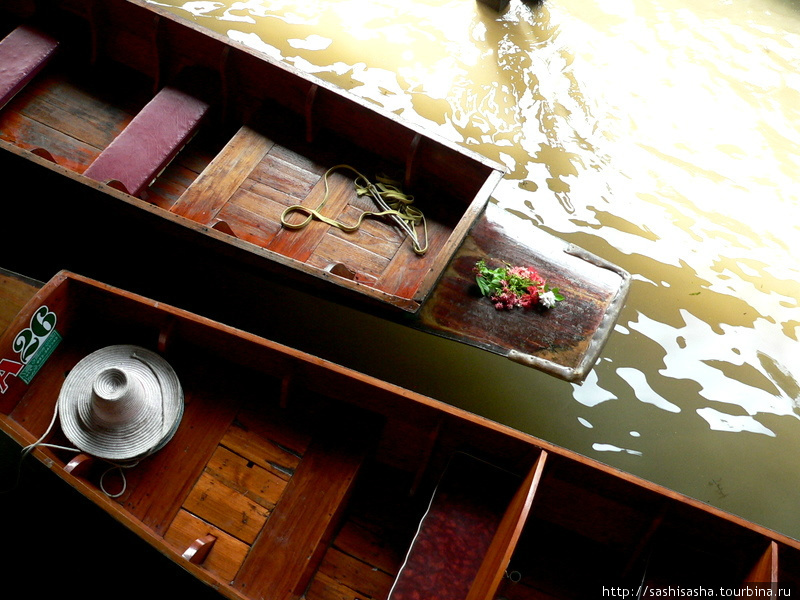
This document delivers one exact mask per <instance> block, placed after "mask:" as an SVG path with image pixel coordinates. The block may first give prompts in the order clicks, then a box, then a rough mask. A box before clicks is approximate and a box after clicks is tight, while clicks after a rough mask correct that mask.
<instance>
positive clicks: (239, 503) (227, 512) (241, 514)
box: [183, 473, 269, 544]
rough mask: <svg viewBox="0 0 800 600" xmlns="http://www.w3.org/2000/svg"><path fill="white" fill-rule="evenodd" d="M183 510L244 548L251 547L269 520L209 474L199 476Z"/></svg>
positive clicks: (253, 504) (264, 510) (261, 510)
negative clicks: (237, 541)
mask: <svg viewBox="0 0 800 600" xmlns="http://www.w3.org/2000/svg"><path fill="white" fill-rule="evenodd" d="M183 508H184V509H186V510H188V511H189V512H191V513H192V514H195V515H197V516H198V517H200V518H201V519H203V520H204V521H208V522H209V523H211V524H212V525H215V526H216V527H219V528H220V529H222V530H223V531H224V532H226V533H228V534H230V535H232V536H234V537H235V538H237V539H240V540H242V541H243V542H245V543H247V544H252V543H253V541H254V540H255V539H256V536H258V534H259V532H260V531H261V527H262V526H263V525H264V523H265V522H266V520H267V517H268V516H269V510H268V509H267V508H265V507H263V506H261V505H260V504H258V503H256V502H254V501H252V500H250V499H249V498H248V497H247V496H245V495H244V494H243V493H241V492H240V491H238V490H235V489H233V488H231V487H229V486H227V485H225V484H224V483H222V482H221V481H220V480H219V479H217V478H216V477H214V476H212V475H210V474H209V473H203V474H202V475H201V476H200V479H199V480H198V482H197V484H195V486H194V487H193V488H192V491H191V492H190V493H189V497H188V498H186V502H184V503H183Z"/></svg>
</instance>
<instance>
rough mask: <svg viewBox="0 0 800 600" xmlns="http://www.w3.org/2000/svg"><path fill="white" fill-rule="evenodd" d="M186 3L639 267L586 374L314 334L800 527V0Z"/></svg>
mask: <svg viewBox="0 0 800 600" xmlns="http://www.w3.org/2000/svg"><path fill="white" fill-rule="evenodd" d="M171 8H172V9H173V10H174V11H175V12H176V13H177V14H179V15H181V16H184V17H186V18H190V19H193V20H195V21H197V22H198V23H201V24H203V25H205V26H207V27H209V28H212V29H214V30H216V31H219V32H221V33H224V34H226V35H228V36H230V37H231V38H234V39H236V40H238V41H240V42H242V43H245V44H247V45H249V46H251V47H253V48H255V49H257V50H260V51H262V52H265V53H266V54H269V55H271V56H273V57H275V58H278V59H281V60H284V61H286V62H288V63H290V64H293V65H295V66H297V67H299V68H301V69H305V70H307V71H309V72H312V73H315V74H317V75H318V76H319V77H322V78H324V79H326V80H328V81H331V82H333V83H335V84H338V85H340V86H342V87H344V88H347V89H350V90H351V91H352V92H353V93H355V94H358V95H359V96H361V97H363V98H366V99H368V100H370V101H372V102H375V103H376V104H379V105H381V106H384V107H386V108H387V109H388V110H391V111H393V112H395V113H396V114H398V115H400V116H402V117H403V118H405V119H408V120H410V121H413V122H416V123H419V124H422V125H424V126H425V127H427V128H430V129H432V130H436V131H437V132H438V133H439V134H441V135H444V136H446V137H448V138H450V139H452V140H454V141H456V142H458V143H461V144H464V145H466V146H469V147H471V148H473V149H475V150H477V151H478V152H480V153H482V154H484V155H486V156H488V157H490V158H493V159H495V160H497V161H499V162H501V163H502V164H504V165H505V166H506V167H507V168H508V171H509V174H508V176H507V177H506V178H505V179H504V180H503V182H502V183H501V184H500V186H499V187H498V189H497V192H496V194H495V201H496V202H497V203H498V204H499V205H500V206H501V207H502V208H503V209H504V210H506V211H507V212H509V213H510V214H512V215H514V216H515V217H516V218H517V220H518V221H519V224H520V232H521V233H520V234H521V235H524V231H525V228H526V227H542V228H544V229H546V230H548V231H550V232H552V233H554V234H555V235H557V236H559V237H561V238H564V239H567V240H568V241H571V242H574V243H576V244H577V245H579V246H582V247H584V248H586V249H587V250H590V251H592V252H594V253H596V254H598V255H600V256H602V257H604V258H606V259H608V260H610V261H612V262H615V263H617V264H619V265H620V266H622V267H624V268H625V269H627V270H628V271H630V272H631V273H633V274H634V282H633V286H632V290H631V296H630V300H629V302H628V305H627V307H626V309H625V311H624V312H623V315H622V318H621V319H620V323H619V325H618V327H617V329H616V332H615V334H614V336H613V337H612V339H611V341H610V342H609V344H608V345H607V347H606V349H605V351H604V354H603V357H602V358H601V360H600V361H599V362H598V365H597V367H596V368H595V369H594V371H593V372H592V373H591V374H590V376H589V377H588V379H587V381H586V382H585V383H584V384H583V385H582V386H572V385H569V384H565V383H563V382H559V381H556V380H553V379H552V378H548V377H546V376H543V375H541V374H538V373H535V372H531V371H529V370H526V369H524V368H522V367H520V366H519V365H514V364H511V363H509V362H508V361H505V360H504V359H501V358H499V357H494V356H491V355H486V354H485V353H480V352H477V351H474V350H472V349H469V348H461V347H455V348H454V347H453V345H452V344H448V343H447V342H443V341H441V340H431V339H427V338H425V337H424V336H422V337H420V336H416V335H415V334H413V333H403V334H399V333H396V332H394V331H393V330H392V331H391V333H390V334H387V335H392V336H397V339H396V340H395V339H394V338H393V344H392V345H393V350H394V351H396V350H397V349H398V348H399V349H402V348H404V347H405V346H409V355H410V356H413V357H414V358H413V359H411V358H409V359H408V360H407V362H402V361H401V362H400V363H398V362H396V361H394V360H382V357H383V354H382V353H383V352H386V351H384V350H380V349H375V350H374V351H373V350H370V352H369V353H365V354H369V356H357V355H356V356H354V355H353V354H352V353H347V356H346V357H344V356H342V355H341V354H339V355H337V354H336V349H335V346H336V343H337V341H336V340H332V339H328V340H326V339H325V338H324V335H323V336H320V335H319V334H318V333H317V332H315V337H314V339H313V340H312V341H309V342H308V343H309V345H310V349H312V350H317V351H319V352H320V353H323V354H325V353H327V354H328V355H329V356H331V357H334V358H337V357H342V358H343V359H344V360H345V361H347V362H348V364H351V365H352V366H355V367H356V368H363V369H364V370H367V371H368V372H371V373H374V374H376V375H378V376H383V377H385V378H387V379H390V380H393V381H396V382H398V383H401V384H404V385H409V386H410V387H413V388H415V389H419V390H421V391H423V392H425V393H429V394H431V395H434V396H436V397H439V398H441V399H443V400H446V401H450V402H453V403H455V404H459V405H461V406H463V407H465V408H467V409H469V410H475V411H476V412H481V413H483V414H485V415H487V416H489V417H490V418H494V419H497V420H499V421H503V422H506V423H509V424H512V425H514V426H516V427H518V428H520V429H524V430H526V431H529V432H531V433H533V434H535V435H539V436H541V437H544V438H546V439H548V440H551V441H554V442H556V443H560V444H563V445H565V446H567V447H570V448H573V449H575V450H577V451H580V452H583V453H586V454H588V455H591V456H594V457H597V458H600V459H601V460H603V461H605V462H608V463H611V464H614V465H616V466H619V467H621V468H623V469H626V470H629V471H631V472H634V473H637V474H640V475H642V476H644V477H647V478H650V479H652V480H654V481H657V482H659V483H662V484H664V485H667V486H670V487H673V488H675V489H678V490H680V491H683V492H685V493H688V494H690V495H693V496H695V497H697V498H699V499H701V500H705V501H708V502H711V503H713V504H716V505H718V506H721V507H722V508H725V509H727V510H731V511H733V512H737V513H740V514H743V515H745V516H747V517H748V518H751V519H754V520H756V521H759V522H761V523H763V524H765V525H767V526H771V527H775V528H777V529H780V530H782V531H784V532H786V533H788V534H790V535H794V536H795V537H800V516H798V515H797V514H795V513H796V511H794V510H793V505H794V503H795V502H796V501H797V500H798V494H797V492H796V491H795V488H796V486H795V485H794V482H795V481H797V479H798V477H800V465H797V464H795V461H794V460H793V458H794V456H795V455H796V454H797V450H798V446H799V445H800V441H798V440H800V423H798V418H797V417H798V414H800V413H798V406H797V405H798V402H799V401H800V384H798V381H797V378H798V374H800V352H798V333H800V307H798V298H800V284H798V281H800V268H798V263H797V260H796V258H795V257H796V256H797V255H798V251H800V243H799V242H798V239H800V236H799V235H798V234H800V231H799V229H800V225H799V223H800V220H798V218H797V217H798V215H799V214H800V213H799V212H798V204H799V203H800V201H799V200H798V191H797V190H798V181H800V157H799V156H798V155H799V154H800V15H799V14H798V11H796V9H795V8H796V4H793V3H791V2H785V3H782V2H780V1H778V0H743V1H741V2H725V1H718V0H695V1H692V2H688V1H686V0H683V1H681V0H678V1H670V2H668V3H667V2H658V1H656V2H643V1H641V0H629V1H628V2H600V1H599V0H559V1H558V2H546V3H531V2H528V3H525V2H522V1H520V0H512V2H511V4H510V6H509V8H508V10H507V11H505V12H503V13H502V14H497V13H495V12H494V11H492V10H490V9H488V8H486V7H484V6H482V5H480V4H478V3H477V2H475V3H473V2H471V1H467V2H465V1H464V0H451V1H447V0H413V1H412V0H408V1H407V2H403V3H397V2H388V1H380V0H371V1H365V0H316V1H304V2H298V1H297V0H284V1H272V2H269V3H264V2H261V1H259V0H251V1H248V2H185V3H181V2H179V1H178V0H175V2H174V4H172V5H171ZM376 326H378V325H376ZM403 336H409V337H403ZM356 341H357V342H359V343H361V344H364V345H366V346H369V345H370V343H371V342H370V337H369V335H368V334H367V333H362V334H360V336H359V338H358V339H357V340H356ZM404 356H405V355H404ZM426 361H428V362H426ZM411 363H413V364H411ZM465 363H476V364H478V367H479V368H467V369H465V368H464V365H465ZM434 364H435V368H434V367H432V366H431V365H434ZM420 365H422V366H420ZM487 374H490V375H487ZM498 381H501V382H502V386H500V387H498V385H497V382H498Z"/></svg>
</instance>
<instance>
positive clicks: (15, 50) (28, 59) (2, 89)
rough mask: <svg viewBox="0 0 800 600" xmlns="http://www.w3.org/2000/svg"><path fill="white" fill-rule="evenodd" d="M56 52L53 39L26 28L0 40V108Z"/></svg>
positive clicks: (16, 30)
mask: <svg viewBox="0 0 800 600" xmlns="http://www.w3.org/2000/svg"><path fill="white" fill-rule="evenodd" d="M57 49H58V41H57V40H55V39H53V38H52V37H50V36H49V35H47V34H45V33H43V32H42V31H39V30H38V29H35V28H33V27H29V26H27V25H20V26H19V27H17V28H16V29H14V30H13V31H12V32H11V33H9V34H8V35H7V36H6V37H5V38H3V39H2V40H0V108H2V107H3V106H5V105H6V104H7V103H8V102H9V101H10V100H11V99H12V98H13V97H14V96H15V95H16V94H17V93H18V92H19V91H20V90H21V89H22V88H24V87H25V86H26V85H27V84H28V82H30V81H31V79H33V78H34V77H35V76H36V74H37V73H39V72H40V71H41V70H42V69H43V68H44V67H45V65H46V64H47V63H48V62H50V60H51V59H52V58H53V56H54V55H55V53H56V50H57Z"/></svg>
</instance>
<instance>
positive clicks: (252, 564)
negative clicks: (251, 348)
mask: <svg viewBox="0 0 800 600" xmlns="http://www.w3.org/2000/svg"><path fill="white" fill-rule="evenodd" d="M330 428H331V429H330V430H329V431H323V432H321V433H320V434H319V435H317V436H316V437H315V438H314V439H313V441H312V442H311V444H310V445H309V447H308V450H307V451H306V452H305V454H304V455H303V458H302V459H301V460H300V462H299V464H298V466H297V469H296V470H295V471H294V473H293V474H292V476H291V479H290V480H289V483H288V485H287V486H286V489H285V490H284V491H283V494H282V496H281V498H280V500H279V501H278V503H277V505H276V506H275V508H274V509H273V510H272V513H271V514H270V517H269V519H268V520H267V522H266V524H265V526H264V528H263V529H262V531H261V533H260V535H259V537H258V539H256V541H255V542H254V543H253V546H252V548H251V550H250V553H249V554H248V556H247V558H246V559H245V561H244V564H243V565H242V569H241V571H240V572H239V574H238V576H237V577H236V579H235V580H234V581H233V582H232V586H233V587H234V588H235V589H238V590H240V591H241V592H243V593H245V594H247V595H249V596H258V597H263V598H270V599H271V600H284V599H291V598H296V597H299V596H300V595H302V594H303V592H304V591H305V589H306V587H307V586H308V584H309V582H310V581H311V578H312V577H313V575H314V572H315V571H316V569H317V567H318V566H319V563H320V561H321V560H322V558H323V556H324V554H325V551H326V550H327V548H328V544H329V542H330V540H331V538H332V536H333V534H334V532H335V529H336V527H337V526H338V524H339V519H340V517H341V514H342V511H343V510H344V508H345V505H346V502H347V500H348V498H349V496H350V493H351V491H352V489H353V486H354V484H355V481H356V476H357V475H358V472H359V470H360V469H361V466H362V464H363V462H364V460H365V458H366V456H367V453H368V450H369V449H370V447H371V441H370V440H371V436H370V435H369V433H368V432H369V429H363V430H361V429H360V428H354V427H350V426H341V425H339V426H337V424H336V423H335V422H331V423H330Z"/></svg>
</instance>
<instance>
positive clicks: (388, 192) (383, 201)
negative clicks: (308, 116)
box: [281, 165, 428, 255]
mask: <svg viewBox="0 0 800 600" xmlns="http://www.w3.org/2000/svg"><path fill="white" fill-rule="evenodd" d="M338 169H348V170H350V171H352V172H353V173H355V174H356V178H355V180H354V181H353V183H354V185H355V188H356V194H357V195H359V196H370V197H372V199H373V200H374V201H375V203H376V204H377V205H378V206H379V207H380V208H381V209H382V210H380V211H364V212H362V213H361V215H359V217H358V220H357V221H356V222H355V223H354V224H352V225H348V224H346V223H342V222H341V221H338V220H336V219H331V218H329V217H326V216H324V215H323V214H322V213H321V212H320V211H321V210H322V208H323V207H324V206H325V203H326V202H327V201H328V195H329V193H330V190H329V188H328V176H329V175H330V174H331V173H332V172H333V171H336V170H338ZM323 179H324V182H325V196H324V197H323V198H322V202H320V203H319V205H318V206H317V207H316V208H310V207H308V206H303V205H302V204H294V205H292V206H289V207H288V208H286V210H284V211H283V213H282V214H281V225H282V226H283V227H286V228H287V229H302V228H303V227H305V226H306V225H308V224H309V223H311V221H312V220H314V219H317V220H319V221H322V222H323V223H327V224H328V225H331V226H332V227H338V228H339V229H341V230H342V231H345V232H348V233H351V232H353V231H356V230H357V229H358V228H359V227H361V223H362V222H363V221H364V219H365V218H367V217H383V216H388V217H391V218H392V219H394V221H395V222H396V223H397V224H398V225H399V226H400V228H401V229H403V231H405V232H406V233H407V234H408V235H409V237H411V240H412V244H413V247H414V252H416V253H417V254H420V255H421V254H425V252H427V250H428V224H427V222H426V221H425V216H424V215H423V214H422V211H420V210H419V209H418V208H417V207H415V206H412V203H413V202H414V196H411V195H409V194H405V193H404V192H403V191H402V190H401V189H400V188H399V187H398V185H397V182H396V181H393V180H391V179H389V178H388V177H383V176H378V177H376V182H377V183H372V182H371V181H370V180H369V179H367V178H366V177H365V176H364V175H362V174H361V173H359V172H358V171H357V170H356V169H354V168H353V167H351V166H350V165H336V166H335V167H331V168H330V169H328V170H327V171H325V175H324V176H323ZM293 212H299V213H303V214H305V215H306V218H305V219H303V220H302V221H300V222H299V223H289V222H288V220H287V217H288V215H289V214H291V213H293ZM418 225H419V226H421V227H422V229H423V233H424V235H425V242H424V244H421V243H420V241H419V237H418V235H417V230H416V226H418Z"/></svg>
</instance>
